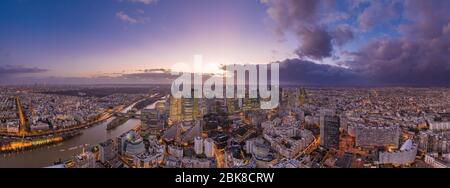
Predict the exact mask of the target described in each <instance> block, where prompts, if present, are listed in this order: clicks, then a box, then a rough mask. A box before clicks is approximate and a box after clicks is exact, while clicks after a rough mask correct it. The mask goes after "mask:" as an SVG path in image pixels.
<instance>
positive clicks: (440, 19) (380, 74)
mask: <svg viewBox="0 0 450 188" xmlns="http://www.w3.org/2000/svg"><path fill="white" fill-rule="evenodd" d="M449 10H450V1H421V0H418V1H417V0H410V1H405V2H404V15H405V18H406V19H408V22H406V23H405V24H402V25H400V26H399V32H400V34H401V37H397V38H389V37H383V38H379V39H376V40H372V41H370V42H368V43H367V44H366V45H364V46H363V47H362V48H361V49H360V50H358V51H357V52H356V53H353V54H352V56H353V60H352V61H348V62H346V65H348V66H349V67H351V68H352V69H354V70H355V71H359V72H362V73H364V74H366V75H368V76H370V77H372V79H374V80H377V81H378V82H381V83H384V84H396V85H424V86H426V85H445V86H449V85H450V76H449V75H450V33H449V32H448V29H447V28H448V24H449V23H450V11H449Z"/></svg>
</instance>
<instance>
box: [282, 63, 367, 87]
mask: <svg viewBox="0 0 450 188" xmlns="http://www.w3.org/2000/svg"><path fill="white" fill-rule="evenodd" d="M277 63H279V64H280V83H281V84H298V85H308V86H352V85H364V84H368V80H367V78H365V77H363V76H361V75H360V74H358V73H356V72H354V71H353V70H351V69H347V68H342V67H338V66H333V65H325V64H317V63H313V62H310V61H304V60H300V59H287V60H285V61H282V62H277Z"/></svg>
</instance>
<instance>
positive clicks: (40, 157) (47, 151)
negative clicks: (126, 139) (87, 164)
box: [0, 118, 140, 168]
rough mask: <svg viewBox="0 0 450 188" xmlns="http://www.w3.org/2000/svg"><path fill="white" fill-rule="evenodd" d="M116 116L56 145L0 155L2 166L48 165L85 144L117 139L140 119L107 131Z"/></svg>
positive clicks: (68, 156)
mask: <svg viewBox="0 0 450 188" xmlns="http://www.w3.org/2000/svg"><path fill="white" fill-rule="evenodd" d="M113 119H114V118H109V119H108V120H107V121H105V122H103V123H101V124H99V125H97V126H94V127H90V128H86V129H84V130H82V132H83V134H82V135H80V136H77V137H74V138H72V139H70V140H67V141H64V142H62V143H59V144H57V145H54V146H48V147H43V148H39V149H35V150H32V151H24V152H22V153H15V154H7V155H0V167H3V168H5V167H46V166H50V165H52V164H53V162H55V161H58V160H59V159H68V158H70V157H71V156H73V155H75V154H78V153H81V152H82V149H83V146H91V145H95V144H98V143H100V142H103V141H106V140H107V139H109V138H111V139H115V138H116V137H118V136H120V135H121V134H123V133H125V132H127V131H129V130H131V129H133V128H134V127H136V126H137V125H138V124H139V123H140V120H137V119H130V120H128V121H127V122H126V123H125V124H123V125H121V126H119V127H117V128H115V129H112V130H109V131H107V130H106V125H107V124H108V123H109V122H110V121H112V120H113Z"/></svg>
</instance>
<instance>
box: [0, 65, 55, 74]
mask: <svg viewBox="0 0 450 188" xmlns="http://www.w3.org/2000/svg"><path fill="white" fill-rule="evenodd" d="M47 71H48V70H47V69H42V68H36V67H32V68H30V67H23V66H14V65H4V66H0V75H14V74H28V73H42V72H47Z"/></svg>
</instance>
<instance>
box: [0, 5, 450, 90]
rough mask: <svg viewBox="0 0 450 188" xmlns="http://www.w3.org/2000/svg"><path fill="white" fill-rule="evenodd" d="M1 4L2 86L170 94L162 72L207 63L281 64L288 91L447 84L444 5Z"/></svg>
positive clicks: (449, 28) (448, 31) (448, 24)
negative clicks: (150, 88)
mask: <svg viewBox="0 0 450 188" xmlns="http://www.w3.org/2000/svg"><path fill="white" fill-rule="evenodd" d="M0 4H1V6H0V27H1V28H2V29H1V30H0V40H1V41H2V43H1V44H0V78H1V82H0V84H34V83H39V84H45V83H48V84H103V83H106V84H131V83H138V84H143V83H148V84H153V83H170V82H171V79H172V78H173V77H172V76H170V75H168V74H167V71H164V70H165V69H168V68H170V67H171V65H173V64H175V63H178V62H187V63H189V62H192V58H193V56H194V55H196V54H202V55H203V56H204V59H205V62H212V63H219V64H233V63H239V64H246V63H253V64H267V63H273V62H278V63H280V75H281V77H280V82H281V83H282V84H294V85H313V86H314V85H318V86H430V87H431V86H449V85H450V79H449V77H448V76H447V75H448V74H449V73H450V68H449V67H450V55H449V54H450V15H449V14H450V13H449V11H448V9H449V8H450V2H448V1H439V0H431V1H420V0H405V1H402V0H395V1H384V0H383V1H365V0H346V1H331V0H322V1H308V0H301V1H294V0H287V1H278V0H248V1H235V0H231V1H205V0H194V1H190V2H189V3H185V2H184V1H183V2H181V1H177V0H97V1H70V0H63V1H47V0H42V1H30V0H5V1H2V2H0ZM161 69H164V70H161Z"/></svg>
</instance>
